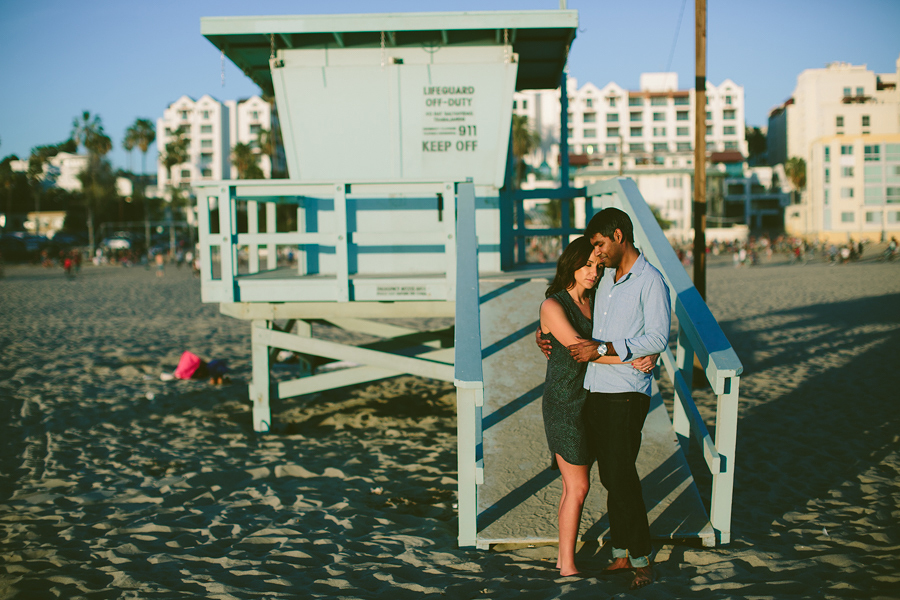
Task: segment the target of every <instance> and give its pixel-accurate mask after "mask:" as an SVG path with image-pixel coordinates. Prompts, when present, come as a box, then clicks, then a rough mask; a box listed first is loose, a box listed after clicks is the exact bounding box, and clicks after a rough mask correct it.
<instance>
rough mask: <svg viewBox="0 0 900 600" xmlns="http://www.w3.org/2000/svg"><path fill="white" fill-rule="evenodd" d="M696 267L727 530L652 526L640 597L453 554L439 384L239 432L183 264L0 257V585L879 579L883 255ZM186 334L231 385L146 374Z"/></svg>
mask: <svg viewBox="0 0 900 600" xmlns="http://www.w3.org/2000/svg"><path fill="white" fill-rule="evenodd" d="M712 262H713V264H711V265H710V269H709V274H708V279H709V284H708V286H709V292H708V296H709V298H710V304H711V307H712V309H713V312H714V313H715V314H716V316H717V318H719V320H720V322H721V324H722V327H723V329H724V330H725V333H726V335H727V336H728V337H729V339H730V340H731V341H732V343H733V344H734V346H735V348H736V350H737V352H738V354H739V356H740V357H741V359H742V360H743V362H744V368H745V374H744V376H743V377H742V378H741V417H740V423H739V437H738V454H737V457H736V460H737V471H736V485H735V503H734V518H733V536H734V540H733V542H732V543H731V544H730V545H728V546H723V547H718V548H713V549H704V548H702V547H700V546H699V544H697V543H667V544H657V546H656V553H655V556H654V561H655V566H656V572H657V574H658V579H659V580H658V582H657V583H655V584H653V585H651V586H649V587H648V588H645V589H643V590H639V591H637V592H628V591H627V583H628V578H627V577H623V576H619V577H609V578H604V577H602V576H601V575H600V574H599V569H600V568H601V567H602V566H603V565H604V564H605V563H606V561H607V560H608V559H609V551H608V549H607V548H598V547H597V546H596V545H593V546H591V545H586V546H584V547H582V548H581V550H580V552H579V557H578V558H579V562H580V564H581V566H582V569H583V570H584V572H585V575H586V577H583V578H559V577H558V575H557V572H556V571H555V569H554V568H553V566H554V563H555V552H556V549H555V546H552V545H550V546H540V547H530V548H529V547H494V548H492V549H491V550H490V551H479V550H475V549H459V548H458V547H457V545H456V533H457V532H456V515H455V506H454V505H455V502H456V497H455V496H456V479H455V477H456V454H455V451H456V436H455V430H456V424H455V395H454V389H453V387H452V386H450V385H448V384H445V383H440V382H434V381H430V380H425V379H420V378H416V377H411V376H403V377H397V378H393V379H389V380H385V381H382V382H376V383H371V384H365V385H358V386H353V387H350V388H344V389H341V390H336V391H331V392H327V393H320V394H314V395H311V396H307V397H301V398H294V399H288V400H284V401H281V402H279V403H278V404H276V405H275V406H274V407H273V416H274V419H275V421H276V422H277V423H278V426H277V428H276V430H275V431H274V432H273V433H270V434H256V433H254V432H253V431H252V428H251V423H250V407H249V404H248V402H247V399H246V397H247V393H246V383H247V380H248V379H249V376H250V357H249V350H250V348H249V342H248V339H247V334H248V330H249V325H248V323H246V322H242V321H238V320H236V319H230V318H228V317H224V316H222V315H220V314H219V313H218V309H217V306H216V305H205V304H202V303H200V295H199V283H198V281H197V280H196V279H192V278H191V275H190V272H189V271H188V270H186V269H182V270H177V269H174V268H171V267H170V268H168V269H167V271H166V274H165V277H163V278H161V279H158V278H156V277H155V276H154V273H153V272H152V271H149V270H144V269H140V268H132V269H126V268H122V267H109V266H104V267H93V266H89V267H85V268H84V269H83V270H82V272H81V274H80V276H79V277H78V278H77V279H76V280H75V281H67V280H65V278H64V276H63V274H62V271H61V270H59V269H43V268H39V267H33V266H7V267H6V269H5V278H4V279H0V411H2V412H0V435H2V441H0V539H2V545H0V599H5V598H20V599H27V600H30V599H33V598H56V597H58V598H141V599H144V598H241V599H243V598H383V597H390V598H394V599H396V600H400V599H403V598H423V597H424V598H429V597H431V598H437V597H447V598H529V599H531V598H534V599H544V598H563V597H564V598H604V597H611V596H615V597H623V598H628V597H636V598H637V597H639V598H686V597H699V598H779V599H780V598H900V525H898V523H900V485H898V481H900V478H898V475H900V392H898V389H900V369H898V365H900V264H896V263H892V264H881V263H875V262H871V261H864V262H862V263H855V264H850V265H841V266H835V267H831V266H828V265H826V264H823V263H818V262H817V263H813V264H809V265H806V266H799V265H797V266H788V265H785V264H780V262H782V261H778V260H777V259H775V260H773V261H772V262H771V263H769V264H763V265H759V266H756V267H752V268H740V269H734V268H732V267H731V266H730V265H728V263H729V262H730V260H726V259H725V258H723V259H722V260H720V261H712ZM316 335H321V336H324V337H328V336H333V337H337V336H338V332H335V331H329V330H328V329H327V328H322V327H320V328H318V329H317V331H316ZM184 350H191V351H193V352H195V353H197V354H199V355H200V356H202V357H204V358H207V359H212V358H224V359H227V360H228V362H229V365H230V366H231V368H232V379H233V381H232V383H231V384H230V385H224V386H221V387H212V386H210V385H209V384H208V383H205V382H198V381H173V382H163V381H161V380H160V379H159V374H160V373H161V372H163V371H171V370H173V369H174V367H175V364H176V363H177V361H178V357H179V355H180V354H181V352H183V351H184ZM293 368H294V367H292V366H290V365H279V366H278V367H277V368H276V370H277V372H278V373H279V376H280V377H288V376H290V374H291V369H293ZM697 396H698V403H699V404H700V410H701V412H702V414H704V415H705V416H706V417H707V421H708V422H709V423H710V424H711V423H712V416H713V415H714V411H715V398H714V397H712V396H711V395H710V394H709V393H708V391H707V392H703V391H701V392H698V394H697ZM692 461H693V464H697V465H699V464H700V463H699V462H697V461H696V460H694V459H692ZM695 473H696V474H697V476H698V482H699V485H700V488H701V494H702V495H703V496H704V497H705V498H708V496H709V490H708V488H709V478H708V476H706V477H704V476H703V474H702V472H700V471H695Z"/></svg>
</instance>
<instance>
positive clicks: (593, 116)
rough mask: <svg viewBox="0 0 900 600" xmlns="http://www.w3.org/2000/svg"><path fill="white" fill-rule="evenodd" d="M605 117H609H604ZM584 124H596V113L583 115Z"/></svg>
mask: <svg viewBox="0 0 900 600" xmlns="http://www.w3.org/2000/svg"><path fill="white" fill-rule="evenodd" d="M606 116H607V117H608V116H609V115H606ZM583 118H584V122H585V123H596V122H597V113H584V117H583Z"/></svg>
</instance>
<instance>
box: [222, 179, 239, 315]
mask: <svg viewBox="0 0 900 600" xmlns="http://www.w3.org/2000/svg"><path fill="white" fill-rule="evenodd" d="M234 192H235V190H234V186H222V187H221V188H219V238H220V240H221V242H220V243H221V246H219V260H220V261H221V270H222V272H221V278H222V288H223V290H222V291H223V292H224V296H225V297H224V300H225V302H239V301H240V292H239V290H238V289H237V284H236V282H235V280H234V276H235V274H236V273H237V261H236V259H237V252H236V251H235V247H234V242H235V235H234V204H235V201H234Z"/></svg>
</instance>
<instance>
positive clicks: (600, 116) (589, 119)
mask: <svg viewBox="0 0 900 600" xmlns="http://www.w3.org/2000/svg"><path fill="white" fill-rule="evenodd" d="M706 95H707V102H706V149H707V152H708V153H709V156H710V170H709V172H710V173H711V174H712V175H714V181H712V182H711V183H712V185H710V186H708V187H709V189H710V191H711V193H712V194H715V193H718V194H719V195H721V187H722V185H721V184H722V180H723V178H724V177H725V175H726V174H728V175H729V176H738V175H740V173H741V172H742V170H743V164H744V161H745V157H746V156H747V142H746V140H745V135H744V129H745V117H744V88H743V87H741V86H739V85H737V84H736V83H734V82H733V81H731V80H727V79H726V80H725V81H724V82H722V83H721V84H720V85H718V86H716V85H713V84H711V83H707V86H706ZM694 96H695V92H694V90H693V89H687V90H684V89H679V88H678V74H677V73H643V74H642V75H641V78H640V89H639V90H637V91H633V90H626V89H625V88H623V87H621V86H620V85H618V84H616V83H614V82H610V83H608V84H606V85H605V86H604V87H602V88H598V87H597V86H595V85H594V84H592V83H586V84H584V85H583V86H582V87H578V82H577V80H576V79H575V78H571V77H570V78H569V79H568V80H567V99H568V111H567V118H568V127H567V135H568V143H569V154H570V156H571V160H570V163H571V165H572V169H571V172H570V176H571V177H572V178H573V179H574V182H575V184H576V185H578V186H582V185H586V184H587V183H590V182H591V181H597V180H601V179H606V178H609V177H615V176H618V175H619V174H620V173H621V174H623V175H625V176H627V177H632V178H633V179H634V180H635V182H636V183H637V185H638V188H639V189H640V190H641V193H642V195H643V196H644V198H645V199H646V200H647V202H648V203H649V204H651V205H652V206H655V207H656V208H658V209H659V210H660V213H661V214H662V216H663V217H664V218H665V219H667V220H668V221H670V222H671V223H672V227H671V229H670V230H669V231H668V232H667V233H669V235H670V236H671V237H673V238H689V237H691V235H692V233H691V224H692V219H691V207H692V202H693V198H692V193H693V192H692V190H693V186H692V181H693V172H694V171H693V156H694V127H695V119H694ZM513 102H514V104H513V110H514V112H515V114H518V115H524V116H527V117H528V121H529V124H530V125H531V127H532V128H533V129H534V130H535V131H537V132H538V133H539V135H540V137H541V145H540V147H539V148H538V149H537V150H536V151H535V152H534V153H533V154H532V156H530V157H528V158H527V159H526V160H527V162H529V163H530V164H531V165H532V166H533V167H536V168H538V171H539V172H540V171H544V172H549V173H552V174H553V175H555V174H556V172H557V169H558V164H559V140H560V130H561V123H560V112H561V111H560V90H559V89H557V90H534V91H528V92H517V93H516V94H515V96H514V101H513ZM716 190H718V192H717V191H716Z"/></svg>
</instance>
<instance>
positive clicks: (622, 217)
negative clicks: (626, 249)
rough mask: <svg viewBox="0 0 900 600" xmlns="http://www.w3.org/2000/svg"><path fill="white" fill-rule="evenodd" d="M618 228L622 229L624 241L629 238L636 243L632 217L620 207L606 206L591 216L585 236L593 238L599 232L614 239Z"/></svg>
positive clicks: (629, 240)
mask: <svg viewBox="0 0 900 600" xmlns="http://www.w3.org/2000/svg"><path fill="white" fill-rule="evenodd" d="M616 229H620V230H621V231H622V235H623V236H624V240H623V241H626V240H627V241H628V242H629V243H631V244H632V245H634V227H633V226H632V225H631V219H630V218H629V217H628V215H627V214H626V213H625V212H624V211H621V210H619V209H618V208H604V209H603V210H601V211H600V212H598V213H597V214H596V215H594V216H593V217H591V221H590V223H588V226H587V227H585V228H584V237H586V238H587V239H591V238H592V237H594V235H596V234H598V233H599V234H600V235H602V236H603V237H608V238H610V239H613V238H614V237H615V234H616Z"/></svg>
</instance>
